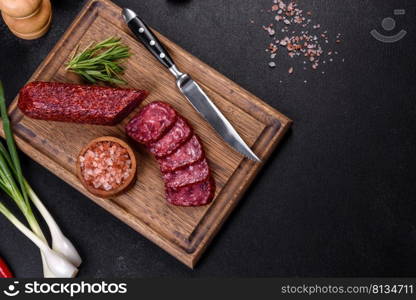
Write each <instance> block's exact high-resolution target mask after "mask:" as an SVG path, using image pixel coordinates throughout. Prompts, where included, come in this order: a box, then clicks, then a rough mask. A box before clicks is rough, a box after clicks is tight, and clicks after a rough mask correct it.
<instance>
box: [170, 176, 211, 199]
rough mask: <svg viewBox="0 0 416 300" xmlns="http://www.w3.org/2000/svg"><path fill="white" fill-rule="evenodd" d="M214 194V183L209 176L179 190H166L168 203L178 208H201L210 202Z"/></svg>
mask: <svg viewBox="0 0 416 300" xmlns="http://www.w3.org/2000/svg"><path fill="white" fill-rule="evenodd" d="M214 194H215V182H214V180H213V178H212V177H211V176H209V177H208V178H207V179H206V180H204V181H202V182H198V183H194V184H191V185H187V186H183V187H180V188H167V189H166V195H167V200H168V201H169V203H171V204H173V205H178V206H201V205H206V204H208V203H210V202H211V201H212V199H213V198H214Z"/></svg>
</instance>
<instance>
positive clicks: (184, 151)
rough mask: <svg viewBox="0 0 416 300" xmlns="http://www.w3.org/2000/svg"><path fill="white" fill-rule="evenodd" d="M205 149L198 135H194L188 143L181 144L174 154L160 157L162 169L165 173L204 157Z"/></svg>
mask: <svg viewBox="0 0 416 300" xmlns="http://www.w3.org/2000/svg"><path fill="white" fill-rule="evenodd" d="M203 155H204V151H203V149H202V144H201V142H200V141H199V139H198V138H197V136H196V135H193V136H192V137H191V138H190V139H189V140H188V141H187V142H186V143H184V144H183V145H182V146H180V147H179V148H178V149H177V150H176V151H175V152H173V153H172V154H170V155H168V156H165V157H162V158H158V159H157V160H158V162H159V165H160V170H161V171H162V172H163V173H166V172H172V171H174V170H177V169H179V168H182V167H185V166H187V165H190V164H192V163H194V162H196V161H198V160H200V159H201V158H202V156H203Z"/></svg>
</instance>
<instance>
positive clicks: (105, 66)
mask: <svg viewBox="0 0 416 300" xmlns="http://www.w3.org/2000/svg"><path fill="white" fill-rule="evenodd" d="M129 50H130V48H129V47H128V46H126V45H123V44H122V43H121V42H120V38H115V37H110V38H108V39H106V40H104V41H101V42H99V43H95V44H90V45H89V46H88V47H87V48H86V49H85V50H84V51H82V52H81V53H79V54H77V52H78V47H77V48H76V49H75V52H74V55H73V56H72V58H71V59H70V61H69V62H68V64H67V66H66V69H67V70H69V71H72V72H74V73H77V74H78V75H80V76H81V77H82V78H83V79H85V80H86V81H88V82H90V83H97V82H98V81H101V82H107V83H110V84H115V85H120V84H126V82H125V81H124V80H122V79H121V78H120V74H122V73H123V72H124V68H123V67H122V66H121V65H120V63H121V62H122V60H123V59H126V58H128V57H130V55H131V54H130V52H129Z"/></svg>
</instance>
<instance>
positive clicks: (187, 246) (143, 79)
mask: <svg viewBox="0 0 416 300" xmlns="http://www.w3.org/2000/svg"><path fill="white" fill-rule="evenodd" d="M156 34H157V35H158V37H159V38H160V40H161V41H162V42H163V43H164V45H165V46H166V48H167V50H168V51H169V52H170V53H171V55H172V57H173V59H174V60H175V62H176V64H177V65H178V67H179V68H180V69H181V70H183V71H184V72H187V73H190V74H191V75H192V77H193V78H194V79H195V80H196V81H198V83H200V85H201V86H202V88H203V89H204V90H205V92H206V93H207V94H208V96H209V97H210V98H211V99H212V100H213V102H215V104H216V105H217V106H218V107H219V108H220V109H221V110H222V111H223V113H224V115H225V116H226V117H227V118H228V119H229V120H230V122H231V123H232V124H233V125H234V126H235V127H236V129H237V130H238V132H239V133H240V134H241V136H242V137H243V139H244V140H245V141H246V142H247V143H248V144H249V145H250V146H251V147H252V149H253V150H254V152H255V153H256V154H257V155H258V156H259V157H260V158H261V159H262V161H263V163H262V164H264V163H265V161H266V160H267V158H268V157H269V156H270V154H271V153H272V151H273V149H274V148H275V147H276V145H277V144H278V142H279V141H280V139H281V138H282V137H283V135H284V134H285V132H286V131H287V130H288V128H289V127H290V125H291V120H290V119H288V118H287V117H286V116H284V115H283V114H281V113H279V112H278V111H276V110H275V109H273V108H272V107H270V106H268V105H267V104H265V103H264V102H263V101H261V100H260V99H258V98H257V97H256V96H254V95H252V94H251V93H249V92H247V91H246V90H244V89H243V88H241V87H239V86H238V85H237V84H235V83H234V82H232V81H231V80H229V79H227V78H226V77H224V76H223V75H221V74H220V73H218V72H217V71H215V70H214V69H212V68H211V67H209V66H208V65H206V64H204V63H203V62H201V61H200V60H199V59H197V58H195V57H194V56H192V55H191V54H189V53H188V52H186V51H185V50H183V49H181V48H180V47H179V46H177V45H176V44H174V43H172V42H171V41H169V40H168V39H167V38H165V37H164V36H162V35H160V34H158V33H156ZM108 36H118V37H121V38H122V41H123V42H124V43H126V44H127V45H129V46H130V47H131V51H132V53H133V57H132V58H131V59H129V60H128V64H126V67H127V70H126V73H125V75H124V78H125V80H126V81H127V82H128V83H129V85H128V87H131V88H137V89H146V90H148V91H150V95H149V97H148V98H147V99H146V100H145V101H144V104H147V103H149V102H151V101H155V100H163V101H166V102H168V103H170V104H171V105H172V106H173V107H174V108H175V109H177V110H178V112H179V113H180V114H182V115H183V116H185V117H186V118H187V119H188V120H189V122H190V124H192V126H193V127H194V129H195V131H196V133H197V134H198V135H199V136H200V137H201V139H202V141H203V144H204V148H205V150H206V154H207V158H208V160H209V162H210V166H211V168H212V172H213V176H214V179H215V181H216V184H217V190H216V195H215V199H214V201H213V203H212V204H211V205H208V206H204V207H197V208H189V207H176V206H172V205H169V204H168V203H167V202H166V200H165V195H164V186H163V182H162V178H161V175H160V171H159V168H158V165H157V162H156V161H155V159H154V158H153V157H152V156H151V155H150V154H149V153H147V152H146V151H145V150H144V148H142V147H137V148H136V150H137V153H136V154H137V157H138V174H137V181H136V183H135V185H134V186H133V187H132V188H131V189H130V190H129V191H128V192H126V193H125V194H122V195H119V196H117V197H113V198H110V199H102V198H98V197H96V196H94V195H92V194H90V193H89V192H88V191H87V190H86V189H85V188H84V187H83V186H82V184H81V183H80V181H79V180H78V178H77V177H76V159H77V155H78V153H79V152H80V150H81V149H82V147H84V146H85V145H86V144H87V143H88V142H89V141H90V140H92V139H94V138H97V137H100V136H105V135H110V136H115V137H118V138H121V139H123V140H125V141H128V139H127V137H126V135H125V132H124V125H125V124H126V123H127V122H128V120H129V119H130V118H131V116H132V115H133V114H134V113H135V112H133V113H132V114H131V115H130V116H128V117H127V118H126V119H125V120H124V121H123V122H122V123H121V124H120V125H118V126H114V127H105V126H90V125H77V124H66V123H58V122H47V121H39V120H33V119H30V118H27V117H25V116H24V115H23V114H22V113H21V112H20V111H19V109H18V108H17V106H16V101H17V98H16V99H15V100H14V101H13V103H12V105H11V107H10V114H11V118H12V124H13V127H14V130H15V136H16V140H17V143H18V145H19V147H20V148H21V149H22V150H23V151H24V152H25V153H27V154H28V155H29V156H31V157H32V158H33V159H34V160H36V161H37V162H39V163H40V164H41V165H43V166H45V167H46V168H48V169H49V170H50V171H52V172H53V173H55V174H56V175H57V176H59V177H60V178H61V179H63V180H64V181H66V182H67V183H69V184H70V185H72V186H73V187H74V188H76V189H78V190H79V191H80V192H82V193H83V194H85V195H86V196H88V197H89V198H90V199H92V200H93V201H94V202H96V203H97V204H98V205H100V206H101V207H103V208H104V209H106V210H108V211H109V212H110V213H112V214H113V215H115V216H116V217H118V218H119V219H121V220H122V221H123V222H125V223H127V224H128V225H129V226H131V227H132V228H134V229H135V230H137V231H138V232H140V233H141V234H142V235H144V236H146V237H147V238H148V239H150V240H151V241H153V242H154V243H156V244H157V245H159V246H160V247H162V248H163V249H165V250H166V251H167V252H169V253H170V254H172V255H173V256H175V257H176V258H177V259H179V260H180V261H182V262H183V263H185V264H186V265H187V266H189V267H191V268H193V267H194V266H195V264H196V262H197V260H198V259H199V258H200V256H201V254H202V253H203V251H204V250H205V248H206V247H207V245H208V244H209V242H210V241H211V239H212V238H213V237H214V235H215V234H216V232H217V231H218V230H219V228H220V227H221V225H222V223H223V222H224V221H225V219H226V218H227V216H228V215H229V214H230V213H231V211H232V210H233V208H234V207H235V205H236V204H237V202H238V201H239V200H240V198H241V197H242V195H243V193H244V192H245V190H246V189H247V187H248V186H249V185H250V183H251V182H252V181H253V179H254V178H255V176H256V174H257V173H258V171H259V170H260V169H261V167H262V164H256V163H254V162H252V161H250V160H248V159H245V158H244V157H242V156H241V155H240V154H238V153H236V152H235V151H233V150H231V148H229V147H228V146H227V145H226V144H225V143H224V142H223V141H222V140H221V139H220V138H219V137H218V136H217V135H216V133H215V132H214V131H213V129H211V127H210V126H209V125H208V124H207V123H206V122H205V121H204V120H203V119H202V118H201V117H200V116H199V114H198V113H196V112H195V111H194V110H193V108H192V107H191V106H190V104H188V103H187V101H186V100H185V98H184V97H183V96H182V95H181V94H180V92H179V91H178V90H177V88H176V86H175V81H174V78H173V77H172V76H171V74H170V73H169V72H168V71H167V70H166V69H164V67H163V66H162V65H161V64H160V63H158V62H157V61H156V60H155V59H154V58H153V57H152V55H151V54H150V53H149V52H148V51H147V50H146V49H145V48H144V47H143V46H141V44H139V43H138V42H137V41H136V40H135V39H134V38H133V37H132V35H131V34H130V32H129V30H128V28H127V26H126V25H125V24H124V22H123V20H122V18H121V9H120V8H119V7H118V6H116V5H115V4H113V3H112V2H110V1H108V0H92V1H90V2H88V4H87V5H86V6H85V7H84V9H83V10H82V11H81V12H80V14H79V15H78V17H77V18H76V19H75V20H74V22H73V23H72V25H71V26H70V27H69V29H68V30H67V32H66V33H65V34H64V35H63V37H62V38H61V40H60V41H59V42H58V43H57V45H56V46H55V47H54V49H53V50H52V51H51V52H50V54H49V55H48V57H47V58H46V59H45V60H44V61H43V63H42V64H41V65H40V66H39V68H38V69H37V71H36V72H35V73H34V74H33V76H32V77H31V78H30V80H29V81H34V80H43V81H61V82H77V81H78V78H77V77H76V76H74V75H73V74H69V73H67V72H66V71H65V67H64V65H65V63H66V62H67V60H68V57H69V56H70V55H71V54H72V53H73V51H74V50H75V48H76V46H77V45H78V44H80V47H81V49H82V48H83V47H85V46H86V45H88V44H89V43H90V42H91V41H99V40H102V39H104V38H107V37H108ZM242 247H243V245H242Z"/></svg>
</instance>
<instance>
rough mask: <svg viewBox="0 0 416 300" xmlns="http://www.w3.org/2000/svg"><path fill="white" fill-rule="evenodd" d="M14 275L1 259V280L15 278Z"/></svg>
mask: <svg viewBox="0 0 416 300" xmlns="http://www.w3.org/2000/svg"><path fill="white" fill-rule="evenodd" d="M13 277H14V276H13V274H12V272H11V271H10V269H9V267H8V266H7V265H6V262H5V261H4V260H3V259H2V258H1V257H0V278H13Z"/></svg>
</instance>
